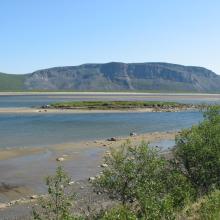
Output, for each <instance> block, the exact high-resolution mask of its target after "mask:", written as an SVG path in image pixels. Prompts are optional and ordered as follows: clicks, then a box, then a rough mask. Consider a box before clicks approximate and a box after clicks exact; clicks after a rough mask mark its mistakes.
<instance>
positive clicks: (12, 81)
mask: <svg viewBox="0 0 220 220" xmlns="http://www.w3.org/2000/svg"><path fill="white" fill-rule="evenodd" d="M24 78H25V75H15V74H5V73H0V91H17V90H22V89H24Z"/></svg>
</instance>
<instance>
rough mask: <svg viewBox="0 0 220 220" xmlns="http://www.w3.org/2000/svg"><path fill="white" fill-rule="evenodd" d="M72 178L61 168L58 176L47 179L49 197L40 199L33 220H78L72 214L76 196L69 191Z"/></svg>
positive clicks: (57, 173)
mask: <svg viewBox="0 0 220 220" xmlns="http://www.w3.org/2000/svg"><path fill="white" fill-rule="evenodd" d="M69 182H70V178H69V177H68V175H67V174H66V173H65V172H64V170H63V168H62V167H61V166H59V167H57V170H56V174H55V175H54V176H49V177H47V179H46V185H47V186H48V195H47V196H44V197H41V198H40V199H39V203H38V206H37V207H35V208H33V218H34V219H36V220H49V219H50V220H77V219H81V218H78V217H74V216H73V215H72V214H71V207H72V206H73V198H74V194H72V192H71V189H69Z"/></svg>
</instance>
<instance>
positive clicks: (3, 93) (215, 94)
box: [0, 91, 220, 97]
mask: <svg viewBox="0 0 220 220" xmlns="http://www.w3.org/2000/svg"><path fill="white" fill-rule="evenodd" d="M51 94H53V95H160V96H166V95H169V96H196V97H197V96H220V93H198V92H189V93H188V92H178V91H177V92H162V91H105V92H103V91H100V92H99V91H85V92H84V91H0V96H10V95H51Z"/></svg>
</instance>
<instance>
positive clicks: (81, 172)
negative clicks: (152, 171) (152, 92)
mask: <svg viewBox="0 0 220 220" xmlns="http://www.w3.org/2000/svg"><path fill="white" fill-rule="evenodd" d="M177 133H178V132H173V131H172V132H153V133H146V134H140V135H135V134H131V135H132V136H125V137H110V138H109V139H108V140H93V141H80V142H75V143H64V144H57V145H53V146H48V147H46V148H12V149H4V150H0V155H1V157H0V167H1V169H0V176H1V182H2V183H1V185H0V214H1V213H5V212H7V213H10V212H9V211H5V212H4V210H5V209H9V210H10V209H11V208H12V209H14V207H18V206H25V205H27V204H28V203H29V202H30V201H33V202H34V201H35V199H33V198H32V197H31V196H33V195H39V194H44V192H45V184H44V180H43V179H44V178H45V176H47V175H51V174H53V173H54V170H55V168H56V166H57V165H58V164H62V166H64V168H65V170H66V171H67V172H68V173H69V174H70V176H71V178H72V181H75V182H78V185H79V187H78V190H77V193H79V194H80V196H82V193H84V194H85V192H84V190H83V189H82V188H83V187H84V185H87V183H88V181H87V180H88V178H89V177H90V176H95V175H97V174H98V173H99V172H100V170H101V168H100V165H101V164H102V163H103V156H104V155H105V154H106V153H108V150H109V147H113V148H114V147H118V146H120V145H121V144H123V143H124V142H125V141H126V140H128V139H129V140H130V141H131V142H132V143H133V144H138V143H140V142H141V141H146V142H160V141H163V140H174V138H175V135H176V134H177ZM85 188H86V187H85ZM87 189H88V187H87ZM89 190H90V191H91V193H92V190H91V189H89ZM87 196H88V195H87ZM101 199H102V198H101Z"/></svg>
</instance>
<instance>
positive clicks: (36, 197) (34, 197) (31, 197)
mask: <svg viewBox="0 0 220 220" xmlns="http://www.w3.org/2000/svg"><path fill="white" fill-rule="evenodd" d="M38 198H39V197H38V195H32V196H30V199H38Z"/></svg>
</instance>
